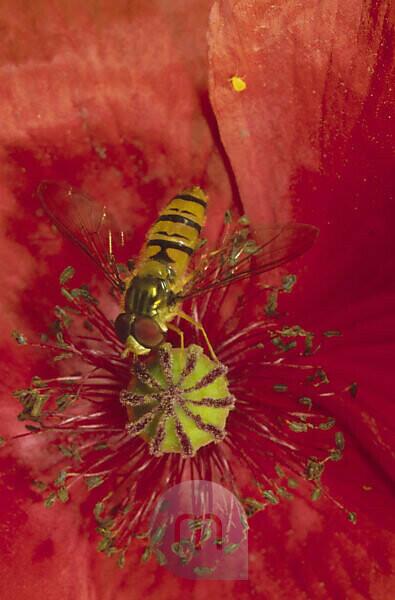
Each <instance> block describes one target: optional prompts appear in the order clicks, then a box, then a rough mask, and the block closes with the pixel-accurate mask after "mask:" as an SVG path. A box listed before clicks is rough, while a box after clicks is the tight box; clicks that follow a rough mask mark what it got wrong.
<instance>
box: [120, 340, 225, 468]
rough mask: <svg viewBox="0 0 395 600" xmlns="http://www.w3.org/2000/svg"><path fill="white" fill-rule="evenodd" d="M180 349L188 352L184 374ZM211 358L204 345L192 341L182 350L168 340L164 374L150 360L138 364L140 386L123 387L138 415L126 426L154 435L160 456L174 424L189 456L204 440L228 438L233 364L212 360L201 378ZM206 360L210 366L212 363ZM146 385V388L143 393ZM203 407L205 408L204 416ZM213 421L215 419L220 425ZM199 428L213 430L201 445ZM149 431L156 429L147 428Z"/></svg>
mask: <svg viewBox="0 0 395 600" xmlns="http://www.w3.org/2000/svg"><path fill="white" fill-rule="evenodd" d="M175 352H182V353H183V354H184V359H183V360H184V362H185V366H184V367H183V369H182V371H181V373H180V374H178V375H177V369H175V364H174V358H175V354H174V353H175ZM207 360H208V359H207V357H204V356H203V351H202V348H200V347H199V346H195V345H191V346H189V347H188V348H186V349H185V350H180V349H177V350H176V349H173V348H172V347H171V345H170V344H164V345H163V346H162V348H160V349H159V351H158V363H159V367H160V371H161V375H162V377H157V376H156V375H154V374H153V373H152V369H150V367H149V365H148V366H147V365H146V364H144V363H142V362H136V363H135V366H134V369H135V370H134V373H135V377H136V382H135V385H134V386H133V389H132V390H123V391H122V392H121V396H120V400H121V403H122V404H123V405H125V406H126V407H128V412H129V416H131V415H132V418H131V421H130V422H129V423H128V424H127V426H126V429H127V431H128V433H129V434H130V435H131V436H137V435H139V434H142V433H144V432H145V433H146V434H147V436H148V438H149V448H150V452H151V454H153V455H154V456H161V455H162V454H163V453H164V451H163V449H162V446H163V443H164V442H165V441H166V437H169V436H170V435H171V434H170V433H169V431H170V429H169V425H170V426H171V427H170V428H171V430H172V431H173V432H174V434H175V435H174V437H175V440H178V445H179V450H178V452H179V453H180V454H181V455H182V456H184V457H188V456H193V455H194V454H195V453H196V450H197V449H198V447H199V445H205V444H207V443H210V442H220V441H221V440H223V439H224V437H225V435H226V432H225V422H226V417H227V415H228V412H229V411H230V410H232V409H233V408H234V405H235V398H234V396H232V395H231V394H229V392H228V390H227V383H226V379H225V375H226V372H227V367H225V366H224V365H222V364H218V363H212V365H213V368H212V369H211V370H209V372H206V373H205V374H203V375H201V376H199V377H198V378H197V381H196V374H199V375H200V372H201V371H202V364H201V361H207ZM204 364H205V365H207V362H205V363H204ZM205 370H207V367H206V369H205ZM193 374H195V377H194V379H195V382H194V383H193V385H190V383H188V378H190V376H192V375H193ZM212 384H218V385H214V391H213V385H212ZM209 386H210V389H208V388H209ZM141 389H143V390H144V392H143V393H141ZM206 389H207V395H206ZM145 390H146V391H145ZM224 390H226V391H227V394H226V395H222V397H216V396H217V395H218V393H219V392H220V395H221V392H222V393H223V391H224ZM210 394H212V395H210ZM224 409H225V410H224ZM199 412H204V418H202V415H201V414H199ZM218 417H220V419H218ZM185 418H187V419H185ZM186 421H187V424H186ZM209 421H214V422H215V424H214V423H213V422H211V423H210V422H209ZM197 430H200V431H203V432H205V433H207V434H208V435H207V436H206V441H204V443H200V444H199V445H197V443H196V441H195V435H194V434H195V433H196V432H197ZM148 431H150V432H149V433H147V432H148ZM167 451H169V450H167ZM174 451H177V450H174Z"/></svg>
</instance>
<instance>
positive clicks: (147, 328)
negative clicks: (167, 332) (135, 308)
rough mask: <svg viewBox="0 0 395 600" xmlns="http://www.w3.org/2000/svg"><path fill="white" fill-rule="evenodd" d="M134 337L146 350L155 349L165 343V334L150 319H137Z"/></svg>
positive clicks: (134, 326)
mask: <svg viewBox="0 0 395 600" xmlns="http://www.w3.org/2000/svg"><path fill="white" fill-rule="evenodd" d="M132 335H133V337H134V338H135V339H136V340H137V341H138V343H139V344H141V345H142V346H145V348H155V347H156V346H159V344H161V343H162V342H163V338H164V336H163V332H162V330H161V328H160V327H159V325H158V324H157V323H156V322H155V321H154V320H153V319H150V318H149V317H137V318H136V320H135V321H134V323H133V327H132Z"/></svg>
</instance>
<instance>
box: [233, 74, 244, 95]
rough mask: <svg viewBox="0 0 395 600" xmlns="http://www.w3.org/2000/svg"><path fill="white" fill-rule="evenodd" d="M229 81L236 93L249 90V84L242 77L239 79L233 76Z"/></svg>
mask: <svg viewBox="0 0 395 600" xmlns="http://www.w3.org/2000/svg"><path fill="white" fill-rule="evenodd" d="M229 81H230V82H231V84H232V87H233V89H234V91H235V92H244V90H245V89H246V88H247V84H246V82H245V81H244V79H243V78H242V77H238V76H237V75H233V77H231V78H230V79H229Z"/></svg>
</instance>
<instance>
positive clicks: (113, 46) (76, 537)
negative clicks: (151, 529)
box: [2, 2, 393, 598]
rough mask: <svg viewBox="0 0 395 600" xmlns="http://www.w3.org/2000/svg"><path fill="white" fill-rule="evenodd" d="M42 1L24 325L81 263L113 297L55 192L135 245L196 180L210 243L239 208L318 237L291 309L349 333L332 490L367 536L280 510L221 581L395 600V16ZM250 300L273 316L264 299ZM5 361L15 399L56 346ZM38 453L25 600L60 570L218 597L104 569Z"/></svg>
mask: <svg viewBox="0 0 395 600" xmlns="http://www.w3.org/2000/svg"><path fill="white" fill-rule="evenodd" d="M41 8H42V12H41V13H40V18H38V17H37V15H36V14H35V12H34V11H35V10H37V11H38V8H37V9H36V8H33V9H31V12H26V11H25V12H23V13H22V12H21V11H20V10H19V8H18V7H15V8H7V10H4V20H5V23H6V25H5V31H6V32H7V33H8V39H7V36H4V38H3V43H4V44H5V50H6V52H4V53H2V54H3V56H4V61H5V64H4V66H3V71H2V77H3V79H4V81H3V85H2V90H3V92H2V94H3V96H4V103H3V105H4V111H5V118H4V124H5V125H4V128H5V129H4V131H3V152H4V157H5V160H4V165H5V167H6V169H5V174H4V180H3V198H4V203H3V204H2V211H3V220H4V221H5V224H6V237H5V240H4V242H3V257H4V259H5V260H4V265H3V266H4V269H3V276H4V282H5V284H4V286H3V289H4V295H3V311H2V319H3V328H4V329H9V330H12V329H15V328H17V329H21V330H22V331H23V332H24V333H26V335H27V336H28V337H29V338H30V337H31V335H32V334H33V331H37V330H40V329H45V328H46V326H47V325H48V324H49V322H50V317H48V318H47V317H46V315H48V313H49V312H50V310H51V307H52V306H53V304H57V303H59V301H60V297H59V295H58V287H57V285H55V283H54V282H55V280H56V277H57V274H58V273H59V272H60V271H62V269H63V268H64V267H65V256H66V257H67V261H66V262H67V264H74V265H77V264H78V267H79V268H78V276H79V277H81V281H82V282H83V281H84V280H85V281H88V280H89V281H88V282H89V283H91V284H93V286H95V285H96V286H97V289H98V291H100V285H99V284H97V283H96V280H95V279H94V277H95V276H93V275H91V271H90V270H89V264H88V262H87V261H86V262H84V259H83V258H81V256H80V254H77V252H76V251H75V250H74V249H73V248H72V247H71V246H69V245H67V242H64V241H61V239H60V237H59V236H58V235H57V234H56V233H54V232H53V231H51V229H49V227H48V225H47V224H46V223H45V222H44V219H42V218H41V217H40V215H36V214H35V213H36V210H37V209H38V203H37V200H36V198H35V197H33V192H34V190H35V189H36V187H37V185H38V183H39V182H40V181H41V180H42V179H48V178H51V179H59V180H67V181H69V182H70V183H72V184H75V185H78V186H79V187H83V188H84V189H86V190H88V191H89V192H91V193H92V194H93V195H95V196H96V197H97V198H98V200H99V201H102V202H103V203H104V202H105V203H107V204H109V203H110V202H111V207H112V208H114V209H115V212H116V213H117V215H118V216H119V217H120V218H123V221H125V222H129V221H132V220H133V227H134V229H135V232H134V233H135V235H134V240H135V243H136V247H138V246H139V245H141V243H142V239H143V235H144V232H145V231H146V229H147V226H148V225H149V224H150V223H152V222H153V221H154V219H155V217H156V215H157V214H158V210H159V208H160V207H162V206H163V203H164V202H165V200H166V198H169V197H171V195H173V194H174V193H175V192H177V191H179V190H180V189H182V188H183V187H187V186H188V185H190V184H191V183H198V184H200V185H202V186H203V187H204V188H205V189H206V190H207V191H208V193H209V196H210V200H211V203H212V207H213V208H212V214H211V216H210V218H209V224H208V225H209V227H208V233H209V237H210V240H211V241H214V240H215V238H216V237H217V236H218V232H219V229H220V226H221V224H222V221H223V213H224V212H225V210H226V209H228V208H230V207H231V206H232V205H233V207H234V208H236V210H237V209H238V210H239V212H240V214H241V213H243V212H246V213H248V215H249V217H250V219H251V220H254V222H260V221H265V222H271V223H272V222H276V221H279V222H284V221H289V220H294V219H295V218H297V220H298V221H301V222H307V223H314V224H316V225H318V226H319V227H320V229H321V236H320V241H319V243H318V244H317V245H316V247H315V248H314V249H313V250H311V251H310V253H309V254H308V255H306V257H304V258H303V259H301V260H300V261H299V263H298V265H297V266H296V267H295V268H297V274H298V284H297V286H296V288H295V290H294V291H293V292H292V294H289V296H286V295H285V294H283V298H282V300H283V301H284V303H285V305H286V310H287V311H288V314H292V320H293V323H294V324H298V325H299V326H301V325H303V329H304V330H305V331H319V332H322V331H338V330H339V331H340V332H341V333H342V336H341V337H335V339H332V340H329V341H330V342H331V344H326V345H325V347H324V349H323V350H322V352H321V353H320V358H319V360H320V362H321V363H322V362H325V365H328V372H329V373H330V374H331V375H330V377H331V384H332V385H334V386H335V387H336V388H337V389H344V388H346V387H347V386H348V387H349V392H348V393H346V394H345V395H343V396H341V398H340V397H337V400H336V402H333V398H332V397H331V396H328V397H325V396H323V397H322V398H321V399H320V402H321V409H322V411H323V412H324V413H330V414H333V415H334V416H335V418H336V420H337V423H338V424H340V425H341V428H342V430H343V431H344V434H345V436H346V440H347V442H346V443H347V450H346V452H345V456H344V459H343V461H342V463H340V464H339V465H336V466H337V468H336V469H333V470H331V472H328V475H327V477H328V483H330V488H331V490H333V494H334V496H335V497H336V498H338V499H339V501H340V502H341V503H342V504H344V505H345V506H346V505H347V506H350V505H352V509H353V510H355V512H357V513H358V520H359V522H358V524H357V525H355V526H354V525H352V524H350V523H349V522H348V521H347V519H344V518H343V516H340V515H339V511H338V510H335V509H332V508H331V507H330V506H328V505H327V504H326V503H325V502H324V503H323V504H321V505H313V504H312V503H310V502H307V501H306V500H304V499H295V500H294V501H293V503H292V505H287V506H286V507H285V506H283V505H279V506H278V507H275V508H276V510H275V511H271V512H262V513H259V514H257V515H256V516H255V517H254V519H255V522H254V526H253V529H252V532H251V536H250V543H251V552H250V557H251V558H250V581H249V582H239V583H237V582H235V583H232V582H229V583H227V584H225V585H224V584H223V583H221V584H220V585H221V591H222V592H223V593H224V594H228V595H229V597H232V594H233V595H234V594H235V593H238V594H240V595H243V594H244V595H245V596H246V597H248V595H249V594H252V593H254V594H255V595H257V594H260V595H261V596H262V597H265V596H267V597H278V598H282V597H283V598H287V597H289V596H290V595H291V594H292V595H293V596H296V597H300V598H303V597H317V598H320V597H328V595H329V596H332V597H344V596H347V597H350V598H358V597H369V596H370V597H374V598H387V597H390V596H391V589H392V588H391V585H393V582H391V580H390V560H391V547H392V546H391V544H393V536H392V533H391V531H392V526H393V522H392V515H391V514H390V513H389V510H388V505H389V499H390V491H389V477H390V474H391V469H392V465H393V461H392V455H391V445H392V444H391V436H390V430H389V428H388V426H387V424H386V423H387V415H390V414H391V406H390V403H389V401H388V400H387V398H388V392H389V390H390V389H391V388H390V383H389V375H388V366H389V364H388V363H389V360H388V358H389V356H390V355H391V353H390V347H391V346H390V343H391V339H390V336H389V334H388V332H389V331H390V330H391V312H390V307H391V299H392V295H393V285H392V282H391V280H390V278H389V277H388V272H391V260H392V251H393V248H392V235H390V233H391V232H390V230H389V227H390V225H389V224H390V222H391V215H392V212H391V211H392V205H391V202H390V197H391V196H390V183H391V175H390V172H391V171H390V167H391V164H390V159H389V156H390V153H389V145H390V141H391V129H390V119H389V117H390V114H389V108H388V102H389V98H390V91H389V89H388V87H389V86H388V84H387V82H388V81H389V74H390V68H391V61H392V54H391V39H392V38H391V34H390V23H391V22H390V11H389V6H387V4H386V3H385V2H381V3H379V4H376V3H375V5H374V6H373V4H372V6H371V7H369V6H367V5H364V6H363V7H362V6H361V5H360V3H359V2H355V3H353V4H352V5H350V4H348V5H347V7H344V8H342V7H340V6H337V5H336V6H333V5H332V4H331V5H330V6H329V3H328V5H326V4H324V5H322V4H320V6H319V7H318V6H317V7H316V6H315V3H313V2H312V3H310V4H307V5H306V3H303V6H300V7H299V6H292V7H290V6H288V5H284V4H283V3H280V4H279V5H278V6H272V5H271V6H270V7H264V6H261V5H258V4H256V3H252V4H251V3H249V4H248V6H247V5H246V4H244V3H239V4H238V5H237V6H233V5H232V6H231V4H230V3H228V2H216V3H214V4H213V6H212V7H211V3H207V4H206V3H201V2H200V3H198V5H197V4H196V6H195V7H194V8H193V9H192V8H191V7H190V6H189V7H188V8H185V7H184V6H183V4H182V3H180V5H178V4H175V5H174V8H172V9H171V11H169V9H164V8H163V7H162V5H161V3H154V4H151V5H150V7H149V8H147V7H142V6H141V7H140V6H135V7H133V8H128V7H123V6H122V7H121V6H120V8H119V10H115V9H114V8H113V7H111V8H110V7H109V5H108V7H106V6H105V7H104V8H100V9H98V8H97V7H96V6H95V7H93V5H92V6H90V5H86V7H84V9H80V8H78V10H77V9H75V10H74V9H71V10H70V12H69V13H67V14H66V11H65V9H64V10H63V11H60V12H57V11H55V10H54V9H52V8H50V7H48V6H46V5H45V3H44V5H43V6H42V7H41ZM210 9H211V12H210V15H209V10H210ZM44 16H45V18H43V17H44ZM208 22H209V29H208V41H209V55H208V56H209V60H208V62H207V45H206V34H207V27H208V25H207V24H208ZM16 23H17V25H16ZM33 23H39V25H35V26H33ZM20 32H25V34H24V35H23V34H22V35H21V33H20ZM153 32H154V34H153ZM132 74H133V75H132ZM207 74H208V75H207ZM234 76H237V77H238V78H239V79H237V80H231V78H232V77H234ZM207 77H208V79H209V89H210V101H208V95H207ZM239 80H240V81H239ZM242 82H244V85H242ZM235 88H237V89H240V88H244V89H241V90H240V91H236V89H235ZM211 107H212V108H211ZM143 115H144V118H142V116H143ZM362 150H363V151H362ZM367 249H368V250H367ZM246 298H247V308H248V307H249V308H250V309H251V312H253V311H254V308H255V306H256V304H257V296H256V295H250V296H248V295H247V296H246ZM254 318H255V316H254ZM331 348H332V349H331ZM3 356H4V358H5V361H4V364H5V367H6V368H5V369H4V372H3V381H7V386H9V387H10V389H15V388H16V387H23V386H25V385H26V379H30V377H31V376H33V375H34V374H35V373H37V372H40V371H41V372H43V371H44V372H45V370H48V364H47V361H46V359H44V357H43V355H42V354H40V353H35V352H34V351H31V354H30V351H28V352H27V353H23V354H22V353H21V352H20V351H19V352H17V351H16V350H15V349H14V347H13V346H11V344H10V343H8V342H5V344H4V347H3ZM9 364H12V365H13V368H12V369H10V367H9V366H8V365H9ZM353 382H354V385H352V386H351V387H350V384H351V383H353ZM355 392H357V393H356V394H355ZM16 412H17V408H16V407H15V404H13V403H11V402H8V401H7V403H5V409H4V416H3V423H4V429H5V431H6V432H7V433H19V432H20V427H19V426H18V425H16V424H15V423H14V419H15V415H16ZM295 433H296V432H295ZM29 439H30V438H29ZM39 439H40V438H39V436H35V437H31V440H32V441H28V442H26V443H25V444H24V445H21V446H20V447H19V449H18V448H17V447H16V446H15V447H13V448H14V449H13V453H12V455H10V454H7V455H6V457H5V458H4V459H3V469H2V470H3V473H4V475H3V477H4V482H5V486H4V494H3V495H2V497H3V498H4V500H3V502H2V512H3V516H2V524H3V527H4V530H5V532H4V535H3V542H2V545H3V553H2V554H3V556H5V557H6V558H8V559H11V560H12V562H13V569H12V571H11V570H10V568H9V566H6V565H4V566H3V572H4V575H3V577H2V581H3V585H4V589H5V591H6V592H7V594H9V595H10V594H13V595H14V596H16V597H24V595H26V594H27V593H29V597H30V598H32V597H33V598H35V597H38V595H39V594H40V595H41V594H42V578H43V577H45V580H46V585H47V588H46V594H47V596H48V597H49V598H51V597H54V598H55V597H56V596H58V595H59V591H60V590H62V593H63V594H64V595H66V594H69V595H70V596H73V597H79V598H85V597H86V598H88V597H98V598H107V597H108V598H111V597H113V596H115V595H116V596H117V597H118V598H122V597H123V596H125V597H126V596H127V595H130V591H131V589H133V590H137V589H139V591H140V593H141V594H144V593H147V592H148V593H155V595H157V596H158V597H159V596H163V597H169V596H170V597H171V596H174V595H176V594H181V593H183V592H185V591H186V592H187V593H190V592H191V589H192V586H193V590H194V591H193V593H194V594H195V595H196V597H199V595H202V594H203V593H207V590H208V589H209V587H210V588H212V589H213V591H215V589H217V586H218V584H216V583H215V582H203V583H202V582H200V583H195V584H190V583H186V582H181V581H180V580H175V579H174V578H173V577H172V576H171V575H169V574H167V573H166V572H165V571H164V570H163V569H159V568H157V567H155V566H152V565H151V563H148V564H147V565H146V566H144V567H142V566H141V565H140V564H138V561H137V558H136V563H135V564H133V567H132V566H130V567H129V568H128V569H127V570H125V571H120V572H118V570H117V568H116V567H115V565H114V564H113V563H112V562H111V561H109V560H106V559H105V557H101V556H100V555H98V556H96V554H95V550H94V542H93V541H91V540H89V539H87V538H86V537H85V536H84V535H82V534H81V532H80V530H81V529H84V528H86V519H87V515H85V514H82V515H81V514H80V512H79V511H78V508H77V507H76V506H75V507H74V508H71V509H70V508H69V506H67V507H60V509H59V508H58V507H56V506H55V507H53V508H52V509H51V511H48V510H46V509H45V508H44V507H43V506H42V505H41V504H40V503H39V500H38V494H37V493H36V492H35V491H32V488H31V486H30V482H31V479H32V477H33V478H34V479H36V478H38V475H39V473H40V470H41V466H42V461H43V460H44V459H43V458H42V457H43V452H45V446H40V443H39V441H38V440H39ZM331 479H332V481H331ZM373 533H374V537H371V534H373ZM317 547H318V548H319V550H320V551H317ZM324 549H325V552H324ZM367 562H369V565H370V567H369V570H368V572H366V570H365V569H366V563H367ZM8 563H9V561H8V560H7V564H8ZM26 565H27V566H26ZM19 569H20V571H21V572H20V573H19ZM135 573H138V574H139V575H140V573H142V574H144V577H139V576H137V577H136V576H135ZM25 590H26V591H25Z"/></svg>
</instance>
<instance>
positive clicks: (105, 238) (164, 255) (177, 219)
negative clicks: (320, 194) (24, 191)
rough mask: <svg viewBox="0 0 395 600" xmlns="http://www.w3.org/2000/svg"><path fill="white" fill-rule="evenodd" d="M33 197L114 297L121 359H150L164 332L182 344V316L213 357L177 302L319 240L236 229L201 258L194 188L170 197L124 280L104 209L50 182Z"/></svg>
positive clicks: (201, 200)
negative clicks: (92, 265) (117, 307)
mask: <svg viewBox="0 0 395 600" xmlns="http://www.w3.org/2000/svg"><path fill="white" fill-rule="evenodd" d="M38 195H39V197H40V199H41V204H42V207H43V209H44V210H45V212H46V213H47V215H48V216H49V217H50V218H51V220H52V221H53V223H54V224H55V225H56V227H57V228H58V229H59V230H60V231H61V233H63V234H64V235H65V236H67V237H68V238H70V239H71V240H72V241H73V242H74V243H75V244H77V245H78V246H79V247H80V248H81V249H82V250H83V251H84V252H85V253H86V254H87V255H88V256H89V257H90V258H91V259H92V260H93V261H94V263H95V264H96V265H97V266H98V267H99V268H100V269H101V270H102V271H103V273H104V275H105V277H106V278H107V280H108V281H109V282H110V283H111V285H112V286H113V287H114V288H115V289H116V290H118V292H119V295H120V298H121V312H120V314H119V315H118V317H117V318H116V320H115V322H114V327H115V331H116V333H117V336H118V338H119V339H120V340H121V341H122V342H123V343H124V344H125V351H124V355H125V356H127V355H128V354H129V353H132V354H134V355H144V354H148V353H149V352H150V351H151V350H152V349H154V348H157V347H158V346H160V345H161V344H162V342H163V341H164V339H165V335H166V332H167V331H168V330H169V329H170V330H173V331H175V332H176V333H177V334H178V335H180V338H181V345H183V332H182V330H181V329H180V328H179V327H177V326H175V325H174V324H173V323H172V321H173V320H174V319H175V318H176V317H180V318H181V319H185V320H186V321H188V322H189V323H191V324H192V325H194V326H195V327H196V328H197V329H198V330H200V331H201V333H202V334H203V337H204V339H205V341H206V344H207V346H208V348H209V350H210V353H211V355H212V356H213V357H214V358H215V353H214V351H213V349H212V347H211V344H210V341H209V339H208V337H207V335H206V332H205V330H204V328H203V326H202V324H201V323H199V322H198V321H195V320H194V319H192V317H190V316H189V315H187V314H186V313H184V312H183V311H182V309H181V305H182V302H183V301H184V300H188V299H190V298H195V297H197V296H199V295H202V294H204V293H206V292H208V291H211V290H214V289H217V288H220V287H225V286H229V285H231V284H232V283H234V282H236V281H241V280H244V279H246V278H249V277H252V276H256V275H259V274H261V273H264V272H266V271H270V270H272V269H274V268H276V267H279V266H280V265H283V264H284V263H286V262H288V261H290V260H292V259H294V258H296V257H298V256H300V255H301V254H303V253H304V252H305V251H306V250H308V249H309V248H310V246H312V244H313V243H314V241H315V239H316V237H317V234H318V229H317V228H316V227H314V226H312V225H304V224H296V223H290V224H286V225H277V226H273V227H265V228H257V229H256V230H253V231H251V234H248V230H247V229H246V228H245V227H241V226H240V227H239V228H238V229H236V230H234V231H233V232H232V235H230V236H228V238H227V241H226V242H225V243H224V244H223V245H222V246H221V247H220V248H219V249H217V250H214V251H212V252H208V253H206V254H205V255H203V256H199V255H198V253H196V250H197V248H198V247H199V244H200V243H201V237H200V233H201V230H202V228H203V226H204V224H205V220H206V209H207V200H208V199H207V196H206V194H205V193H204V191H203V190H202V189H201V188H199V187H192V188H190V189H187V190H184V191H183V192H181V193H180V194H178V195H176V196H174V198H172V199H171V200H170V202H169V203H168V204H167V205H166V207H165V208H164V210H163V211H162V212H161V213H160V214H159V216H158V218H157V219H156V221H155V222H154V224H153V225H152V226H151V228H150V229H149V231H148V233H147V236H146V240H145V244H144V245H143V247H142V249H141V251H140V253H139V256H138V258H137V261H136V263H135V265H134V268H133V270H132V271H131V272H130V273H129V275H127V276H126V277H124V276H123V275H122V274H121V271H120V268H119V264H118V263H117V260H116V257H115V255H116V250H117V247H116V246H117V245H118V247H119V243H121V244H123V235H122V232H121V231H119V230H118V231H117V228H116V227H115V225H114V222H115V221H114V219H113V217H112V216H111V214H110V213H109V212H108V211H107V209H106V208H105V207H101V206H100V205H99V204H98V203H97V202H95V201H94V200H93V199H92V198H90V197H89V196H87V195H86V194H84V193H82V192H80V191H78V190H76V189H74V188H72V187H71V186H69V185H61V184H58V183H55V182H49V181H46V182H43V183H41V184H40V186H39V188H38ZM192 256H193V257H194V258H196V257H197V256H199V259H200V262H199V264H197V266H196V268H195V269H191V258H192ZM195 262H196V261H195Z"/></svg>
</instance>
